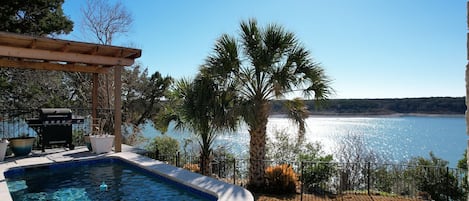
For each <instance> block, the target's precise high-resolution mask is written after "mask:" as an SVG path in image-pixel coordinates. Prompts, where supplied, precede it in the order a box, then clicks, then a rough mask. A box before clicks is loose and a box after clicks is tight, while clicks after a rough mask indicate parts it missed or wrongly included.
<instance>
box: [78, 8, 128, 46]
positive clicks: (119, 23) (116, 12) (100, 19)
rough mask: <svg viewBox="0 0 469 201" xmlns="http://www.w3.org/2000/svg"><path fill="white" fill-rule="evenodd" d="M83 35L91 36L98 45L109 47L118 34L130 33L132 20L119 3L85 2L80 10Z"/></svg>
mask: <svg viewBox="0 0 469 201" xmlns="http://www.w3.org/2000/svg"><path fill="white" fill-rule="evenodd" d="M81 12H82V17H83V21H82V22H81V28H82V29H83V32H84V35H88V34H90V35H92V36H93V37H94V40H97V41H98V42H99V43H100V44H104V45H111V44H112V40H113V39H114V38H115V37H117V36H118V35H120V34H125V33H128V32H129V31H130V28H131V25H132V23H133V18H132V15H131V14H130V12H129V11H128V10H127V9H126V8H125V7H124V5H122V2H121V1H118V2H116V3H115V4H110V3H109V1H108V0H87V1H86V5H85V7H83V8H81Z"/></svg>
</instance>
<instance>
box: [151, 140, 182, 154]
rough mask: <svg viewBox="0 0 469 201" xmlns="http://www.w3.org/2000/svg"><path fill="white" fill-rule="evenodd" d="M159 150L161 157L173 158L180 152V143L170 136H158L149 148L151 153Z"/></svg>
mask: <svg viewBox="0 0 469 201" xmlns="http://www.w3.org/2000/svg"><path fill="white" fill-rule="evenodd" d="M156 149H158V151H159V154H160V156H173V155H174V154H176V153H177V152H178V151H179V142H178V141H177V140H176V139H174V138H172V137H169V136H158V137H155V139H154V140H153V141H152V142H151V143H150V144H149V145H148V146H147V150H148V151H150V152H156Z"/></svg>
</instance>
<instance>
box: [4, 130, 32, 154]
mask: <svg viewBox="0 0 469 201" xmlns="http://www.w3.org/2000/svg"><path fill="white" fill-rule="evenodd" d="M35 139H36V138H35V137H31V136H29V135H28V134H27V133H21V134H20V135H19V137H15V138H10V148H11V151H12V152H13V154H15V156H27V155H29V153H31V150H32V149H33V144H34V140H35Z"/></svg>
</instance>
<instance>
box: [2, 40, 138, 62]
mask: <svg viewBox="0 0 469 201" xmlns="http://www.w3.org/2000/svg"><path fill="white" fill-rule="evenodd" d="M0 56H4V57H15V58H23V59H40V60H48V61H60V62H71V63H84V64H99V65H108V66H130V65H132V64H133V63H134V59H128V58H122V57H108V56H101V55H88V54H79V53H72V52H63V51H50V50H40V49H30V48H20V47H11V46H4V45H0Z"/></svg>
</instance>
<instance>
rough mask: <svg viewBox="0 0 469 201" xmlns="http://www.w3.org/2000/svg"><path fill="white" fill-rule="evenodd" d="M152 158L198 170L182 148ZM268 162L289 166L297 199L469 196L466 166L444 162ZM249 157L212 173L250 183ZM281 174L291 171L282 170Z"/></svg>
mask: <svg viewBox="0 0 469 201" xmlns="http://www.w3.org/2000/svg"><path fill="white" fill-rule="evenodd" d="M146 155H147V156H148V157H151V158H154V159H157V160H160V161H165V162H167V163H168V164H171V165H174V166H177V167H181V168H186V169H189V170H191V171H195V172H197V171H200V168H199V166H200V165H199V164H200V161H199V158H198V157H194V156H186V155H183V154H180V153H177V154H172V155H161V154H159V153H147V154H146ZM262 162H263V163H264V167H275V166H280V165H282V164H284V166H283V167H288V168H291V169H292V170H293V172H294V174H295V175H294V178H295V179H296V182H295V185H296V191H295V193H294V194H295V195H296V199H295V198H292V197H291V196H290V197H289V199H288V200H324V199H326V200H327V199H334V198H337V197H340V196H344V195H363V196H387V197H391V198H392V199H397V198H402V199H404V198H405V199H423V200H425V199H432V200H466V199H465V195H466V194H467V190H468V185H467V171H466V170H463V169H458V168H449V167H446V166H413V165H408V164H381V163H370V162H367V163H337V162H331V163H324V162H314V161H262ZM248 167H249V160H247V159H235V158H223V157H218V158H214V159H213V160H212V163H211V176H212V177H215V178H217V179H219V180H222V181H225V182H228V183H232V184H235V185H239V186H244V187H245V186H246V184H247V182H248ZM278 177H279V178H278V179H279V180H284V181H287V180H288V179H286V178H285V179H282V178H280V177H291V175H278Z"/></svg>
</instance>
